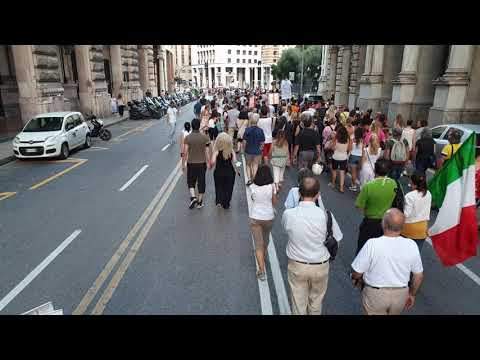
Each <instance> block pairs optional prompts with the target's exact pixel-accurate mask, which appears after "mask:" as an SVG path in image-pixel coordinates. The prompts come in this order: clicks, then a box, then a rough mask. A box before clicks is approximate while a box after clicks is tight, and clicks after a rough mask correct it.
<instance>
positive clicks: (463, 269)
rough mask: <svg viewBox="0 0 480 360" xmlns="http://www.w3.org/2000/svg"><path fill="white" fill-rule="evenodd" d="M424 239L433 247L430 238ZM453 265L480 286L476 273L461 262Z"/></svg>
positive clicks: (479, 279)
mask: <svg viewBox="0 0 480 360" xmlns="http://www.w3.org/2000/svg"><path fill="white" fill-rule="evenodd" d="M426 241H427V243H429V244H430V245H431V246H432V247H433V244H432V240H431V239H430V238H427V240H426ZM455 266H456V267H457V268H458V269H460V271H461V272H463V273H464V274H465V275H467V276H468V277H469V278H470V279H471V280H473V282H474V283H475V284H477V285H478V286H480V277H479V276H478V275H477V274H475V273H474V272H473V271H472V270H470V269H469V268H467V267H466V266H465V265H463V264H458V265H455Z"/></svg>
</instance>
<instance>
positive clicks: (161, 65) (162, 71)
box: [158, 45, 167, 92]
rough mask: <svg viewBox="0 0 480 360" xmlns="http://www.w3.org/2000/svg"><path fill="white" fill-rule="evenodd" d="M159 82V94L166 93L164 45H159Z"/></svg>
mask: <svg viewBox="0 0 480 360" xmlns="http://www.w3.org/2000/svg"><path fill="white" fill-rule="evenodd" d="M158 48H159V49H158V55H159V58H158V68H159V69H158V81H159V82H160V89H159V92H161V91H165V90H166V88H167V87H166V86H165V52H164V50H163V49H162V45H158Z"/></svg>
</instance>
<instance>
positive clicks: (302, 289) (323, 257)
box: [282, 177, 343, 315]
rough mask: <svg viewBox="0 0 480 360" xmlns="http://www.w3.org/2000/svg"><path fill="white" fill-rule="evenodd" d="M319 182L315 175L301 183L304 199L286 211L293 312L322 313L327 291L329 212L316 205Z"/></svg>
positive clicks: (334, 232)
mask: <svg viewBox="0 0 480 360" xmlns="http://www.w3.org/2000/svg"><path fill="white" fill-rule="evenodd" d="M319 190H320V183H319V181H318V180H317V179H316V178H314V177H305V178H303V179H302V181H301V182H300V195H301V197H302V201H300V203H299V205H298V206H297V207H295V208H292V209H287V210H285V211H284V213H283V216H282V225H283V229H284V230H285V232H286V233H287V235H288V244H287V249H286V251H287V257H288V272H287V274H288V284H289V285H290V289H291V299H292V313H293V314H294V315H321V313H322V301H323V298H324V296H325V293H326V291H327V286H328V273H329V261H330V253H329V251H328V249H327V247H326V246H325V240H326V237H327V214H326V212H325V211H324V210H323V209H320V208H319V207H318V206H316V205H315V200H316V199H317V198H318V195H319ZM331 215H332V235H333V237H334V238H335V240H337V241H340V240H341V239H342V238H343V234H342V232H341V230H340V228H339V226H338V224H337V221H336V220H335V217H334V216H333V214H331Z"/></svg>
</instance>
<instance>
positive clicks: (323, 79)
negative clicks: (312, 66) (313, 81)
mask: <svg viewBox="0 0 480 360" xmlns="http://www.w3.org/2000/svg"><path fill="white" fill-rule="evenodd" d="M327 56H328V45H323V46H322V60H321V64H320V78H319V79H318V94H319V95H322V96H323V97H324V98H325V97H326V92H327V86H328V84H327V64H328V61H327Z"/></svg>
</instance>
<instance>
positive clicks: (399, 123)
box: [395, 114, 405, 129]
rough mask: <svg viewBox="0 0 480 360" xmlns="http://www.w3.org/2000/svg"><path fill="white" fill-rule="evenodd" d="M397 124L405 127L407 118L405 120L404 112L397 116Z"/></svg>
mask: <svg viewBox="0 0 480 360" xmlns="http://www.w3.org/2000/svg"><path fill="white" fill-rule="evenodd" d="M395 125H396V127H400V128H402V129H403V128H404V127H405V120H403V116H402V114H398V115H397V117H396V118H395Z"/></svg>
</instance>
